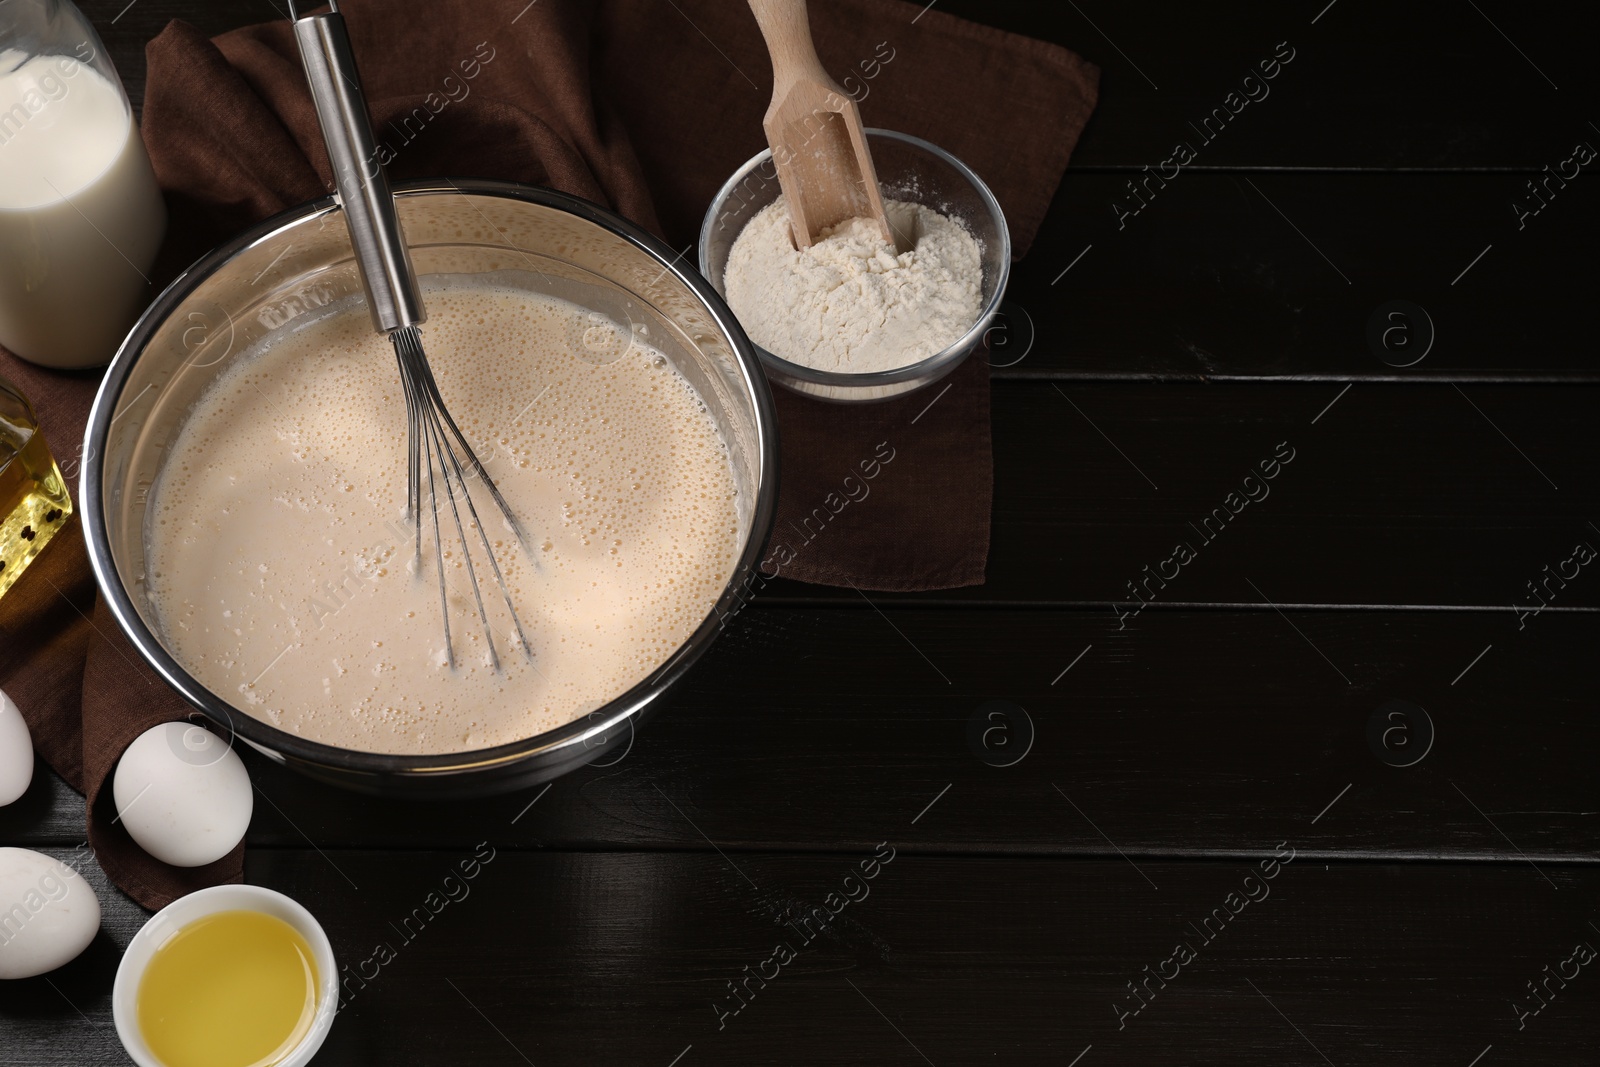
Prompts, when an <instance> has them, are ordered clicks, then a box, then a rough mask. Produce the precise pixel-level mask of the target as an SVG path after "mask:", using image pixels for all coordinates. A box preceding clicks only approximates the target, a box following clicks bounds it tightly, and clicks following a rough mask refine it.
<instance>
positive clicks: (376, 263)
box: [294, 8, 428, 333]
mask: <svg viewBox="0 0 1600 1067" xmlns="http://www.w3.org/2000/svg"><path fill="white" fill-rule="evenodd" d="M294 35H295V41H296V42H297V43H298V44H299V46H300V61H301V63H302V64H304V66H305V70H306V80H307V81H308V82H309V83H310V84H311V98H312V100H313V101H314V102H315V103H316V106H317V120H318V122H319V123H320V124H321V126H322V139H323V141H324V142H325V143H326V144H327V146H328V161H329V162H330V163H331V164H332V165H333V180H334V185H335V188H336V189H337V190H338V199H339V204H340V206H341V207H342V208H343V209H344V215H345V224H346V225H347V226H348V227H349V230H350V243H351V245H353V246H354V248H355V253H356V265H357V266H358V267H359V268H360V271H361V283H362V285H363V287H365V289H366V291H367V306H368V308H370V309H371V311H372V323H373V325H374V326H375V327H377V328H378V329H379V330H381V331H382V332H384V333H391V332H393V331H394V330H397V329H400V328H402V327H405V326H415V325H417V324H418V323H420V322H422V321H424V320H425V319H426V318H427V317H428V315H427V311H426V310H425V309H424V308H423V306H422V291H421V290H420V289H419V288H418V287H417V276H416V272H415V271H414V270H413V269H412V266H411V254H410V252H408V251H407V250H406V240H405V234H404V233H403V232H402V231H401V229H400V219H399V216H398V215H397V214H396V213H395V206H394V196H393V194H391V193H390V191H389V182H388V179H387V178H385V177H384V174H383V167H382V166H381V165H380V164H379V162H378V149H377V144H376V139H375V138H374V137H373V134H372V121H371V119H370V118H369V117H368V115H367V100H366V96H365V95H364V94H363V93H362V91H361V78H360V75H359V74H358V73H357V71H356V60H355V55H354V53H352V52H351V50H350V36H349V34H348V33H346V31H345V24H344V16H343V15H341V14H339V12H338V10H337V8H335V9H334V10H333V11H330V12H327V13H325V14H320V15H307V16H305V17H304V18H298V19H296V20H295V22H294Z"/></svg>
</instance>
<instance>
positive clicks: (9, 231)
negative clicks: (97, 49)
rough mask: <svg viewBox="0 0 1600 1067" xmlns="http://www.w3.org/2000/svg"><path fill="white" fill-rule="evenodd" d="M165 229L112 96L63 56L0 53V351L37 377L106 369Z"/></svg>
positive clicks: (103, 83) (135, 137)
mask: <svg viewBox="0 0 1600 1067" xmlns="http://www.w3.org/2000/svg"><path fill="white" fill-rule="evenodd" d="M166 222H167V213H166V206H165V204H164V203H163V201H162V199H161V191H160V189H159V188H158V187H157V186H156V179H155V173H154V172H153V171H152V170H151V168H150V159H149V157H148V156H147V155H146V154H145V150H144V143H143V142H142V141H141V140H140V139H139V130H138V127H136V126H135V125H134V123H133V116H132V114H131V113H130V112H129V110H128V104H127V101H126V100H125V99H124V97H123V95H122V90H121V88H120V87H119V86H117V85H116V84H115V83H113V82H111V81H108V80H107V79H106V78H105V76H104V75H102V74H100V73H99V72H98V71H97V70H95V69H94V68H93V67H91V66H88V65H86V64H84V63H81V62H79V61H78V60H77V59H74V58H72V57H71V56H64V55H37V56H32V57H28V58H24V56H23V54H22V53H20V52H16V51H6V52H0V344H3V345H4V346H5V347H6V348H8V349H10V350H11V351H12V352H14V353H16V354H17V355H19V356H21V357H23V358H24V359H27V360H29V361H31V362H34V363H38V364H41V365H43V366H47V367H62V368H75V367H92V366H96V365H99V364H103V363H107V362H109V361H110V360H111V357H112V355H114V354H115V352H116V349H117V346H118V345H119V344H120V343H121V341H122V339H123V337H124V335H126V333H127V331H128V328H129V327H130V326H132V325H133V321H134V319H135V318H137V317H138V314H139V312H140V310H142V308H143V307H144V305H145V303H146V302H147V301H148V299H149V297H150V291H149V283H148V281H147V280H146V275H147V274H148V272H149V270H150V264H151V263H152V262H153V261H154V260H155V255H156V249H157V247H158V246H159V245H160V243H161V236H162V233H163V231H164V230H165V229H166Z"/></svg>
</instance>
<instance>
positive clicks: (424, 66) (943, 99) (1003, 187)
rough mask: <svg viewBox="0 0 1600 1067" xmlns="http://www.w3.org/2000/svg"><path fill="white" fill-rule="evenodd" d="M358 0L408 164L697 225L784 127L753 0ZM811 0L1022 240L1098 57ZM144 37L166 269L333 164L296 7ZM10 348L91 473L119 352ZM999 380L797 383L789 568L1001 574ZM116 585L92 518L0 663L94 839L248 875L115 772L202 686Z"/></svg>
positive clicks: (782, 414) (830, 577) (783, 402)
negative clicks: (271, 17) (126, 816)
mask: <svg viewBox="0 0 1600 1067" xmlns="http://www.w3.org/2000/svg"><path fill="white" fill-rule="evenodd" d="M341 6H342V7H343V9H344V11H345V14H346V17H347V20H348V22H349V26H350V32H351V36H352V39H353V44H354V49H355V52H356V56H357V59H358V61H359V62H360V64H361V70H362V77H363V80H364V82H365V83H366V89H367V95H368V100H369V103H370V105H371V108H372V111H373V118H374V122H375V125H376V126H377V128H378V135H379V138H380V140H381V141H383V142H384V143H385V145H387V146H388V148H389V149H390V155H391V156H392V158H388V159H386V160H385V162H386V166H387V167H388V170H389V173H390V175H391V176H392V177H393V178H395V179H397V180H403V179H406V178H413V177H429V176H441V175H445V176H459V177H489V178H509V179H515V180H521V181H527V182H534V183H542V184H548V185H551V186H553V187H555V188H558V189H561V190H564V191H567V192H571V193H575V194H577V195H579V196H584V197H586V198H589V199H592V200H595V201H598V202H600V203H603V204H606V205H608V206H610V207H613V208H614V209H616V210H618V211H619V212H620V213H622V214H624V215H627V216H628V217H630V218H632V219H633V220H634V221H636V222H639V223H640V224H641V225H644V226H646V227H647V228H649V229H652V230H655V231H656V232H658V233H665V235H666V236H668V238H669V239H670V240H671V241H672V243H673V246H674V247H675V248H681V247H684V245H686V244H687V243H688V242H689V241H690V240H691V239H692V237H693V235H694V232H695V231H696V230H697V228H698V225H699V220H700V216H701V214H703V212H704V210H705V208H706V205H707V204H708V203H709V201H710V199H711V195H712V193H713V192H714V191H715V190H716V188H717V187H718V186H719V185H720V184H721V183H722V181H723V180H724V179H725V178H726V176H727V175H728V174H729V173H731V172H732V171H733V169H734V168H735V167H736V166H737V165H738V164H740V163H742V162H743V161H744V160H745V159H747V158H748V157H749V156H751V155H753V154H755V152H756V151H758V150H759V149H760V148H761V147H762V144H763V142H762V137H761V132H760V117H761V114H762V112H763V111H764V109H765V107H766V101H767V97H768V94H769V91H770V84H771V80H770V79H771V74H770V70H769V68H768V66H767V62H766V59H765V54H766V53H765V47H764V45H763V44H762V43H761V40H760V37H759V34H758V32H757V30H756V27H755V23H754V20H753V17H752V16H751V15H750V13H749V10H748V8H747V6H746V5H744V4H742V3H733V2H730V0H679V2H677V3H674V4H668V5H663V4H658V3H653V2H646V0H603V2H602V3H600V4H598V5H597V6H589V5H580V4H578V3H575V2H563V0H541V2H539V3H537V4H526V3H525V2H524V0H495V2H492V3H477V4H466V3H453V4H452V3H447V4H444V5H440V4H437V3H430V4H428V5H426V6H424V5H409V4H404V5H403V4H395V3H390V4H380V3H378V2H377V0H346V2H345V3H344V4H342V5H341ZM812 10H813V16H812V21H813V25H814V27H815V30H816V39H817V44H818V47H819V50H820V51H821V54H822V58H823V60H824V62H825V63H827V64H828V65H829V66H830V67H831V68H832V69H833V70H834V71H835V72H836V74H837V76H838V77H839V79H840V80H841V81H842V82H843V83H844V85H845V88H846V89H847V90H849V91H851V92H853V93H856V94H857V95H858V96H860V95H861V93H862V92H863V91H864V92H865V93H866V96H865V97H864V100H865V103H864V111H865V114H866V117H867V120H868V122H869V124H872V125H880V126H886V127H889V128H895V129H901V130H904V131H906V132H909V133H914V134H918V135H921V136H925V137H928V138H929V139H930V140H933V141H935V142H937V143H939V144H941V145H943V146H945V147H946V148H948V149H949V150H951V151H953V152H954V153H955V154H956V155H958V156H960V157H961V158H963V159H965V160H967V161H968V162H969V163H970V164H972V165H973V166H974V167H975V168H976V169H977V170H978V171H979V172H980V173H981V174H982V175H983V177H984V178H985V180H987V181H988V182H989V183H990V185H991V187H992V188H993V189H994V190H995V193H996V195H997V196H999V198H1000V200H1001V202H1002V204H1003V206H1004V207H1005V209H1006V212H1007V215H1008V217H1009V218H1010V221H1011V227H1012V238H1013V244H1014V246H1015V248H1016V250H1017V253H1018V254H1019V255H1020V254H1021V253H1022V251H1024V250H1025V249H1026V248H1027V246H1028V245H1029V243H1030V242H1031V241H1032V238H1033V235H1034V232H1035V230H1036V229H1037V227H1038V225H1039V222H1040V220H1041V219H1042V218H1043V215H1044V212H1045V209H1046V208H1047V206H1048V204H1049V201H1050V199H1051V197H1052V195H1053V194H1054V191H1055V187H1056V184H1057V182H1058V181H1059V179H1060V175H1061V171H1062V169H1063V168H1064V167H1065V166H1066V162H1067V158H1068V156H1069V154H1070V152H1071V148H1072V145H1073V144H1074V143H1075V141H1076V139H1077V135H1078V133H1079V132H1080V131H1081V129H1082V126H1083V123H1084V122H1085V121H1086V120H1087V117H1088V114H1089V111H1090V110H1091V109H1092V107H1093V104H1094V99H1095V84H1096V79H1097V74H1098V72H1097V71H1096V69H1095V68H1094V67H1093V66H1092V65H1090V64H1088V63H1086V62H1084V61H1083V60H1081V59H1079V58H1078V57H1076V56H1074V55H1072V54H1071V53H1070V52H1067V51H1065V50H1064V49H1060V48H1057V47H1055V46H1052V45H1048V44H1045V43H1043V42H1039V41H1032V40H1028V39H1026V38H1022V37H1017V36H1015V35H1012V34H1005V33H1001V32H999V31H995V30H989V29H985V28H982V27H977V26H973V25H970V24H968V23H965V22H962V21H961V20H958V19H954V18H950V17H948V16H945V15H943V14H942V13H940V12H938V11H928V12H926V14H924V15H922V16H921V17H920V18H918V17H917V16H918V13H919V11H921V10H922V9H921V8H920V7H919V6H918V5H914V4H909V3H901V2H899V0H813V3H812ZM914 19H915V20H916V21H913V20H914ZM879 42H885V43H886V44H887V46H888V49H889V50H892V51H893V57H892V58H889V59H885V58H884V57H885V56H888V54H889V52H888V51H886V50H882V49H879V48H878V43H879ZM719 50H722V51H725V52H726V53H727V56H726V57H722V56H718V55H717V52H718V51H719ZM857 52H860V53H861V54H860V55H859V56H858V55H857V54H856V53H857ZM147 55H148V59H149V76H148V86H147V90H146V97H145V107H144V123H143V132H144V136H145V140H146V142H147V144H148V145H149V147H150V151H151V157H152V160H153V161H154V163H155V167H156V173H157V175H158V177H159V178H160V180H161V183H162V186H163V188H164V189H165V190H166V191H167V196H168V206H169V208H170V210H171V216H172V222H171V226H170V229H169V234H168V240H167V243H166V246H165V247H164V249H163V254H162V259H161V261H160V262H159V263H158V264H157V268H156V270H155V272H154V273H155V274H156V280H157V281H158V282H164V281H165V280H166V279H168V278H170V277H171V276H172V275H173V274H174V273H176V271H177V270H178V269H180V268H181V267H182V266H183V265H184V264H186V263H188V262H190V261H191V260H192V259H193V258H194V257H195V256H197V255H199V254H200V253H202V252H204V251H205V250H206V249H207V248H209V247H211V246H212V245H214V244H215V243H217V242H218V241H220V240H222V239H223V238H225V237H227V236H229V235H230V234H232V233H233V232H236V231H237V230H238V229H239V228H242V227H244V226H246V225H248V224H249V223H251V222H253V221H255V220H257V219H259V218H261V217H263V216H265V215H268V214H270V213H272V212H274V211H276V210H280V209H282V208H284V207H287V206H290V205H292V204H295V203H298V202H301V201H304V200H307V199H310V198H312V197H315V196H320V195H322V194H323V193H324V192H326V191H327V190H328V189H329V188H330V187H331V183H330V181H329V178H328V166H327V159H326V153H325V151H324V149H323V146H322V142H321V139H320V134H319V133H318V131H317V127H316V124H315V119H314V113H313V110H312V106H311V102H310V95H309V92H308V91H307V89H306V87H305V82H304V77H303V75H302V73H301V70H300V66H299V60H298V56H297V53H296V51H295V48H294V45H293V41H292V34H291V31H290V29H289V27H288V24H287V23H286V22H281V21H280V22H275V23H271V24H266V25H261V26H252V27H247V28H245V29H241V30H236V31H233V32H231V33H228V34H224V35H222V36H221V37H219V38H217V39H216V40H215V41H214V42H212V41H208V40H206V39H205V38H204V37H203V36H201V35H200V34H199V33H198V32H196V31H195V30H194V29H193V28H192V27H190V26H188V25H186V24H184V23H182V22H173V23H171V24H170V25H169V26H168V27H167V29H166V30H165V31H163V33H162V34H161V35H160V36H159V37H157V38H156V39H155V40H154V41H152V42H151V43H150V45H149V46H148V49H147ZM729 57H737V59H738V63H737V68H736V67H735V65H734V62H733V59H732V58H729ZM869 60H870V61H874V62H875V63H876V66H870V65H863V64H867V63H868V61H869ZM740 68H742V69H740ZM846 71H850V72H851V73H850V74H848V75H847V74H846V73H845V72H846ZM952 71H959V72H960V73H961V76H960V77H959V78H956V77H951V72H952ZM846 78H849V79H852V80H846ZM747 79H753V81H754V84H752V83H751V81H750V80H747ZM895 79H900V80H895ZM858 87H859V88H858ZM419 108H420V109H422V111H423V113H425V114H426V116H427V118H426V120H425V121H424V120H422V119H420V118H419V117H418V116H419V113H418V109H419ZM625 130H626V131H628V132H624V131H625ZM630 136H631V141H630ZM652 193H653V194H654V198H653V200H654V206H653V203H652ZM657 206H659V208H660V209H661V213H662V214H661V221H660V222H658V220H657V215H656V207H657ZM685 254H686V255H688V256H690V257H691V259H692V254H693V252H692V249H690V250H689V252H687V253H685ZM0 374H5V375H6V376H7V377H10V378H11V379H12V380H13V381H14V382H16V383H17V384H18V385H19V386H20V387H21V388H22V390H23V391H24V392H25V393H26V394H28V395H29V397H30V398H31V399H32V400H33V402H34V405H35V407H36V408H37V409H38V411H39V413H40V417H41V419H42V420H43V422H44V424H45V427H46V431H45V432H46V436H47V439H48V440H49V442H50V445H51V448H52V450H53V451H54V452H55V454H56V456H57V458H58V459H60V460H62V461H63V467H64V469H65V470H66V471H67V473H68V476H69V478H71V477H74V476H75V468H76V459H75V458H74V457H75V456H76V453H77V442H78V441H80V440H81V439H82V434H83V425H84V420H85V418H86V415H87V412H88V407H89V403H90V401H91V399H92V396H93V392H94V388H95V385H96V384H97V380H98V375H97V374H77V375H63V374H57V373H52V372H47V371H41V370H38V369H37V368H33V367H31V366H29V365H27V364H24V363H21V362H20V361H17V360H16V359H15V358H14V357H12V356H11V355H10V354H9V353H5V352H3V350H0ZM946 385H948V386H949V388H948V390H946V388H945V387H946ZM988 400H989V394H988V368H987V365H986V364H985V362H984V361H983V359H982V358H981V357H980V356H976V355H975V356H974V357H973V358H972V359H971V360H969V361H968V363H967V365H966V366H964V367H962V368H961V369H960V370H958V371H957V372H956V373H955V374H953V375H951V376H950V377H949V378H948V379H946V381H945V382H941V383H939V384H938V385H936V386H934V387H933V388H932V389H929V390H925V391H923V392H921V393H917V394H913V395H912V396H910V397H906V398H903V399H899V400H895V401H890V402H887V403H884V404H877V405H870V406H864V407H863V406H858V407H842V406H832V405H825V404H821V403H818V402H814V401H809V400H805V399H802V398H800V397H797V396H794V395H791V394H788V393H786V392H784V391H782V390H779V391H778V410H779V421H780V436H781V438H782V442H783V444H782V448H783V455H782V463H783V473H782V483H783V492H782V495H781V497H780V501H779V509H778V528H777V530H776V531H775V533H774V537H773V540H772V542H771V544H770V545H769V553H768V558H769V561H770V563H769V567H768V569H769V570H774V569H775V570H777V571H778V572H779V573H781V574H783V575H785V576H790V577H797V578H801V579H804V580H811V581H821V582H829V583H833V584H839V585H853V586H856V587H857V588H863V589H926V588H942V587H948V586H955V585H970V584H977V583H981V582H982V580H983V564H984V559H985V557H986V555H987V550H988V528H989V502H990V495H991V491H992V461H991V457H990V449H989V415H988ZM930 405H931V406H930ZM869 471H870V472H871V473H870V475H869V474H868V472H869ZM847 478H848V479H850V480H849V481H848V482H847V481H846V479H847ZM868 500H872V501H876V503H873V504H871V505H868V504H867V503H866V502H867V501H868ZM841 501H844V502H845V503H843V504H841ZM858 505H859V506H858ZM836 519H837V521H835V520H836ZM93 603H94V588H93V581H92V578H91V577H90V574H89V568H88V563H87V560H86V559H85V558H84V556H83V550H82V539H81V533H80V532H79V529H78V527H77V521H76V520H74V524H73V527H72V529H70V530H68V531H65V532H63V533H62V534H61V535H60V536H58V538H57V540H56V543H55V545H54V546H52V547H51V548H50V549H49V550H48V551H47V552H46V553H45V554H44V555H43V556H41V558H40V559H39V560H38V561H36V562H35V563H34V565H33V566H32V567H31V568H30V570H29V573H28V574H26V575H24V577H23V579H22V580H21V581H19V582H18V583H17V585H16V586H15V587H14V588H13V589H12V590H11V592H10V593H8V594H7V596H6V597H5V598H4V600H0V635H3V637H4V642H3V645H0V687H4V688H6V689H7V691H8V692H10V693H11V694H12V696H13V697H15V698H16V699H17V701H18V703H19V705H20V706H21V707H22V709H23V712H24V714H25V715H26V717H27V719H28V722H29V726H30V728H31V729H32V730H33V734H34V738H35V742H36V745H37V747H38V749H39V751H40V754H41V755H42V756H43V757H44V758H45V759H46V760H47V761H48V762H49V763H50V764H51V766H53V767H54V768H55V769H56V770H57V771H58V772H59V773H61V774H62V776H63V777H64V778H66V779H67V781H68V782H69V783H71V784H72V785H73V786H74V787H75V788H78V789H80V790H83V791H85V792H86V793H87V794H88V796H89V800H90V804H89V838H90V842H91V843H92V844H93V845H94V847H95V849H96V853H97V857H98V858H99V860H100V862H101V864H102V866H104V867H105V869H106V871H107V873H108V874H109V875H110V876H111V878H112V879H113V881H115V882H116V883H117V884H118V885H120V886H122V887H123V888H124V889H125V890H127V891H128V892H129V894H130V895H131V896H133V898H134V899H135V900H137V901H138V902H139V903H141V904H143V905H145V906H146V907H150V908H156V907H160V906H162V905H164V904H166V903H167V902H168V901H170V900H172V899H174V898H176V897H177V896H181V895H182V894H183V893H185V892H188V891H190V890H191V889H193V888H196V887H197V886H199V885H204V884H213V883H215V882H221V881H237V880H238V879H239V878H240V877H241V871H242V857H241V852H242V850H238V849H236V850H235V851H234V853H233V854H232V855H230V856H228V857H226V858H225V859H223V860H220V861H218V863H216V864H214V865H212V866H211V867H206V868H199V869H195V870H190V871H184V870H181V869H178V868H172V867H168V866H166V865H164V864H161V863H158V862H157V861H155V860H154V859H152V858H151V857H149V856H147V855H145V854H144V853H143V852H142V851H141V850H139V849H138V848H137V847H136V846H135V845H134V844H133V843H132V841H131V840H130V839H129V838H128V837H127V835H126V832H125V831H123V830H122V829H121V827H120V826H119V825H113V824H112V823H111V819H112V817H113V815H114V812H112V811H111V810H110V799H109V796H108V795H103V794H105V793H107V792H108V791H107V790H105V789H104V788H103V787H104V785H105V783H106V780H107V778H108V776H109V774H110V772H111V770H112V768H113V767H114V766H115V763H116V760H117V759H118V758H119V757H120V755H121V753H122V750H123V749H124V748H125V747H126V746H127V744H128V743H129V742H130V741H131V740H132V739H133V738H134V737H136V736H137V735H138V734H139V733H140V732H142V731H143V730H144V729H147V728H148V727H150V726H152V725H155V724H156V723H159V722H162V721H168V720H172V719H178V718H182V717H183V716H184V714H185V713H186V711H187V707H186V705H184V704H183V703H182V702H181V701H180V700H179V699H178V698H177V697H176V696H175V695H174V694H173V693H172V692H171V691H170V690H169V689H167V688H166V687H165V686H164V685H163V684H161V683H160V682H159V681H156V680H155V679H154V678H153V677H152V675H151V674H150V672H149V671H148V670H147V669H146V668H144V667H143V665H142V661H141V660H140V659H139V657H138V656H137V654H136V653H135V652H134V651H133V649H132V647H131V646H130V645H129V644H128V642H127V641H126V639H124V638H123V636H122V634H121V632H120V630H119V629H118V628H117V627H116V625H115V623H114V621H113V620H112V619H110V618H109V616H108V615H107V613H106V612H105V611H104V609H103V607H100V608H95V607H92V606H91V605H92V604H93ZM91 620H92V621H91Z"/></svg>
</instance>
